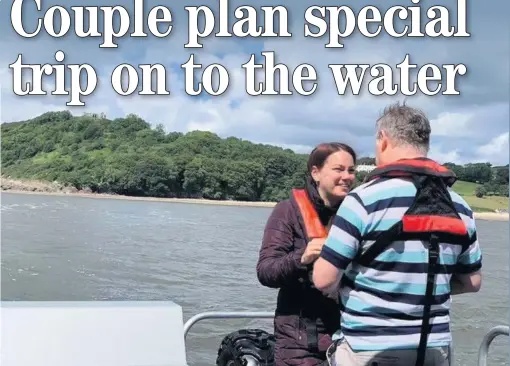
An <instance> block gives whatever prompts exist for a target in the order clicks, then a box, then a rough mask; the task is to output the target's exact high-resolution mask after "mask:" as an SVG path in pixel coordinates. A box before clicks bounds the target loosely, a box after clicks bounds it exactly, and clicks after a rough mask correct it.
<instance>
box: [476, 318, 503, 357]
mask: <svg viewBox="0 0 510 366" xmlns="http://www.w3.org/2000/svg"><path fill="white" fill-rule="evenodd" d="M500 335H506V336H508V335H509V328H508V326H504V325H498V326H495V327H494V328H491V329H490V330H489V331H488V332H487V333H486V334H485V336H484V337H483V339H482V343H481V344H480V349H479V350H478V366H487V357H488V355H489V347H490V345H491V343H492V341H493V340H494V338H496V337H497V336H500Z"/></svg>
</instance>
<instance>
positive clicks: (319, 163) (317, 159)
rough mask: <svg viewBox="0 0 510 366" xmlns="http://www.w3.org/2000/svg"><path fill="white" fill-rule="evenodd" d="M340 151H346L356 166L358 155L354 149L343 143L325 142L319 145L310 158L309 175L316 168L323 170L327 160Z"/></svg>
mask: <svg viewBox="0 0 510 366" xmlns="http://www.w3.org/2000/svg"><path fill="white" fill-rule="evenodd" d="M338 151H345V152H346V153H348V154H349V155H351V156H352V160H353V161H354V164H356V153H355V152H354V149H353V148H352V147H350V146H349V145H347V144H344V143H341V142H323V143H321V144H319V145H317V146H316V147H315V148H314V149H313V150H312V152H311V153H310V155H309V156H308V166H307V167H308V173H311V172H312V168H313V167H314V166H316V167H317V168H319V169H320V168H322V167H323V166H324V163H325V162H326V159H327V158H328V157H329V156H330V155H331V154H334V153H336V152H338Z"/></svg>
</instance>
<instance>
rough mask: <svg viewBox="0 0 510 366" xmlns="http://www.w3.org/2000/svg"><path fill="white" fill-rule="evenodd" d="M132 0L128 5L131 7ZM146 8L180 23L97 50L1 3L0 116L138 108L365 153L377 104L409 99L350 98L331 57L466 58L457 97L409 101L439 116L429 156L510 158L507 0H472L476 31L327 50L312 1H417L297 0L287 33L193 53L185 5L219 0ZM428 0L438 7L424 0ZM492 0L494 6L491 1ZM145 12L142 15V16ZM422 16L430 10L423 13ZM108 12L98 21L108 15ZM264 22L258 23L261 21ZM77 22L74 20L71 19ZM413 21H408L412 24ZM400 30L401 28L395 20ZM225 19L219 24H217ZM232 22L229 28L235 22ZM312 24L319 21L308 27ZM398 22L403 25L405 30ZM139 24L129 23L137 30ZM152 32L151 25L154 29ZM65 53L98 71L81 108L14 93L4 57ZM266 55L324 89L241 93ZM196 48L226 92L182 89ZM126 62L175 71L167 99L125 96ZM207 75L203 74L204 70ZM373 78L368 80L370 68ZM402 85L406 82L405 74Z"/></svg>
mask: <svg viewBox="0 0 510 366" xmlns="http://www.w3.org/2000/svg"><path fill="white" fill-rule="evenodd" d="M24 3H25V5H24V8H23V9H24V24H25V25H26V29H27V31H33V30H34V29H35V26H36V24H37V23H36V16H37V15H38V14H39V13H37V11H36V7H35V2H34V1H33V0H30V1H29V0H25V2H24ZM124 3H125V5H124ZM133 3H134V1H125V2H122V1H117V2H114V1H109V0H104V1H87V6H114V5H117V4H122V5H123V6H124V7H125V8H126V10H128V12H129V13H130V14H131V15H132V14H133V9H134V8H133ZM441 3H442V5H444V6H447V7H448V8H449V9H451V11H452V16H451V18H452V19H453V21H454V22H453V25H456V11H455V7H456V5H457V0H446V1H444V2H441ZM61 4H65V7H66V8H67V9H69V8H70V7H71V6H79V5H83V4H84V2H77V1H74V0H67V1H65V2H63V1H62V2H60V3H58V2H55V1H50V0H43V1H42V10H43V12H44V11H45V10H46V9H48V8H50V7H51V6H53V5H61ZM144 4H145V10H146V13H145V16H146V14H147V11H148V10H149V9H151V8H152V7H154V6H157V5H161V4H165V5H166V6H167V7H169V8H170V9H171V11H172V20H173V22H172V25H173V30H172V32H171V34H170V35H169V36H168V37H166V38H163V39H157V38H156V37H154V36H149V37H147V38H129V37H124V38H122V39H120V40H117V42H118V44H119V47H118V48H116V49H114V48H112V49H101V48H99V44H100V43H101V39H99V38H88V39H80V38H78V37H76V36H75V35H66V36H65V37H62V38H58V39H57V38H52V37H50V36H48V35H47V34H45V32H44V31H43V32H41V34H40V35H38V36H36V37H33V38H31V39H24V38H22V37H21V36H19V35H17V34H16V33H15V31H14V30H13V28H12V26H11V21H10V10H11V5H12V1H6V0H4V1H1V2H0V34H1V35H2V37H1V40H0V42H1V45H0V47H1V48H0V49H1V50H2V52H1V53H0V82H1V105H0V107H1V110H0V112H1V113H0V117H1V121H2V122H10V121H16V120H23V119H28V118H31V117H35V116H37V115H39V114H41V113H44V112H46V111H50V110H63V109H69V110H71V111H72V112H73V114H76V115H78V114H82V113H83V112H98V113H100V112H104V113H106V115H107V116H108V117H109V118H115V117H121V116H125V115H126V114H128V113H136V114H138V115H140V116H141V117H142V118H144V119H146V120H147V121H148V122H151V123H153V124H159V123H161V124H163V125H164V126H165V128H166V129H167V130H168V131H181V132H186V131H190V130H196V129H200V130H209V131H212V132H215V133H217V134H218V135H220V136H222V137H226V136H237V137H240V138H243V139H248V140H251V141H254V142H261V143H269V144H275V145H280V146H284V147H289V148H291V149H294V150H295V151H298V152H309V151H310V150H311V149H312V147H313V146H314V145H315V144H317V143H319V142H322V141H331V140H337V141H343V142H347V143H349V144H351V145H352V146H353V147H354V148H355V149H356V151H357V152H358V154H360V155H373V145H374V125H375V120H376V118H377V116H378V114H379V113H380V112H381V110H382V109H383V108H384V106H385V105H387V104H388V103H392V102H395V101H402V100H403V99H404V97H403V96H402V95H395V96H392V97H389V96H377V97H376V96H372V95H370V94H369V93H368V87H367V85H366V84H364V85H363V87H362V91H361V93H360V94H359V95H356V96H355V95H342V96H339V95H338V94H337V92H336V88H335V83H334V79H333V77H332V74H331V71H330V70H329V69H328V64H352V63H366V64H371V65H373V64H377V63H385V64H388V65H391V66H392V67H393V69H394V70H395V71H396V70H397V69H396V67H395V65H397V64H398V63H399V62H401V61H402V60H403V59H404V57H405V55H406V54H409V55H410V57H411V62H413V63H416V64H418V65H419V66H421V65H423V64H426V63H434V64H436V65H442V64H458V63H464V64H465V65H466V66H467V68H468V73H467V74H466V75H464V76H459V77H458V81H457V88H458V89H460V91H461V95H460V96H443V95H441V94H439V95H437V96H435V97H427V96H424V95H419V94H417V95H416V96H413V97H407V102H408V103H409V104H411V105H413V106H416V107H419V108H422V109H423V110H424V111H425V112H426V113H427V114H428V116H429V118H430V119H431V122H432V129H433V131H432V148H431V157H432V158H435V159H437V160H439V161H440V162H447V161H454V162H457V163H466V162H473V161H489V162H491V163H493V164H507V163H508V156H509V144H508V141H509V55H510V49H509V34H510V29H509V25H508V24H509V22H508V20H507V18H506V17H507V14H508V13H509V10H510V3H509V2H508V1H505V0H494V1H491V2H490V3H489V2H482V1H474V0H471V1H468V31H469V32H470V33H471V37H469V38H441V37H439V38H408V37H404V38H398V39H396V38H391V37H389V36H388V35H386V34H384V32H382V34H381V35H379V36H378V37H376V38H371V39H370V38H366V37H363V36H362V35H360V34H359V32H355V34H353V35H351V36H349V37H347V38H345V39H343V44H344V48H337V49H326V48H325V47H324V44H325V43H326V42H327V38H325V37H322V38H304V37H303V27H304V23H305V21H304V13H305V9H306V8H307V7H309V6H312V5H324V6H327V5H336V6H340V5H347V6H350V7H352V8H353V9H354V10H355V11H357V10H358V9H360V8H362V7H364V6H366V5H376V6H377V7H378V8H380V9H381V10H382V11H384V9H386V8H388V7H390V6H394V5H402V6H406V7H407V6H412V3H411V1H410V0H392V1H382V0H380V1H353V0H344V1H342V2H336V3H335V2H332V1H321V2H311V1H293V2H289V4H291V5H289V6H288V7H287V8H288V11H289V30H290V32H291V33H292V37H291V38H282V39H275V38H243V39H241V38H235V37H232V38H214V37H211V36H209V37H207V38H206V39H204V40H202V41H203V43H204V47H203V48H201V49H198V48H194V49H185V48H184V46H183V45H184V44H185V43H186V42H187V39H188V38H187V26H188V22H187V12H186V11H185V10H184V7H185V6H194V5H196V6H199V5H208V6H210V7H211V9H213V11H214V12H215V15H216V18H217V19H218V4H219V1H211V0H210V1H182V2H166V3H165V2H158V1H152V0H146V1H144ZM420 4H421V6H422V7H430V6H432V5H437V4H436V3H435V2H433V1H425V0H422V1H421V2H420ZM489 4H490V5H489ZM228 5H229V10H228V11H229V15H230V24H232V21H233V12H234V9H235V7H238V6H241V5H251V6H255V7H257V8H258V7H260V6H271V5H280V3H278V2H275V1H264V2H261V1H257V2H255V1H242V2H241V1H230V2H229V4H228ZM145 19H146V17H145ZM423 19H426V15H423ZM101 20H102V19H101V18H100V21H101ZM261 23H262V19H261ZM71 24H72V25H73V24H74V22H73V21H72V22H71ZM406 24H407V23H406ZM399 27H402V25H399ZM217 29H218V28H217V25H216V28H215V30H217ZM229 29H231V26H230V28H229ZM312 29H313V30H314V31H315V30H316V29H315V28H312ZM400 29H401V28H397V30H400ZM130 30H132V26H131V27H130ZM145 31H146V32H148V29H147V27H145ZM58 50H62V51H64V52H65V55H66V59H65V61H66V62H67V63H77V64H81V63H88V64H90V65H92V66H93V67H94V68H95V70H96V72H97V74H98V77H99V84H98V87H97V88H96V90H95V92H94V93H93V94H92V95H90V96H88V97H85V99H84V100H85V102H86V106H85V107H75V108H71V107H67V106H66V105H65V103H66V101H67V100H68V97H56V96H51V95H48V96H27V97H17V96H15V95H14V94H13V92H12V74H11V70H10V69H9V68H8V65H9V64H11V63H13V62H14V61H16V58H17V56H18V54H22V55H23V61H24V63H39V64H41V63H56V62H55V61H54V55H55V52H56V51H58ZM262 51H274V52H275V54H276V57H277V62H281V63H284V64H286V65H287V66H289V69H290V70H293V69H294V68H295V67H296V66H297V65H299V64H302V63H309V64H311V65H313V66H314V67H315V69H316V71H317V74H318V87H317V91H316V92H315V93H314V94H313V95H311V96H307V97H304V96H300V95H297V94H295V95H292V96H258V97H252V96H249V95H247V94H246V92H245V85H244V83H245V76H244V73H243V69H242V68H241V65H242V64H244V63H246V62H247V61H248V60H249V59H250V55H251V54H255V56H256V59H257V60H260V59H261V54H260V53H261V52H262ZM191 53H193V54H194V55H195V58H196V61H197V62H198V63H201V64H203V65H208V64H212V63H220V64H222V65H223V66H225V67H226V68H227V70H228V71H229V76H230V85H229V88H228V90H227V92H226V93H224V94H223V95H222V96H218V97H204V96H199V97H190V96H187V95H186V94H185V93H184V79H183V78H184V71H183V70H182V69H181V68H180V65H181V64H183V63H185V62H186V61H187V60H188V58H189V55H190V54H191ZM121 63H130V64H133V65H137V64H140V63H161V64H163V65H164V66H165V67H166V68H167V75H168V82H167V85H168V87H169V89H170V91H171V95H170V96H138V95H136V93H135V94H133V95H132V96H127V97H126V96H118V95H117V94H116V93H115V91H114V90H113V89H112V87H111V84H110V75H111V72H112V71H113V69H114V68H115V66H117V65H118V64H121ZM197 75H199V73H197ZM367 76H370V75H369V74H367ZM397 82H398V79H397ZM44 85H45V87H46V88H48V90H51V89H53V86H54V79H53V78H52V77H45V79H44Z"/></svg>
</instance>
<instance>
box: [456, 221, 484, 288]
mask: <svg viewBox="0 0 510 366" xmlns="http://www.w3.org/2000/svg"><path fill="white" fill-rule="evenodd" d="M472 220H473V229H472V234H471V244H470V246H469V247H468V249H467V250H466V251H464V252H463V253H461V255H460V256H459V258H458V260H457V266H456V267H455V271H454V273H453V275H452V278H451V280H450V288H451V294H452V295H460V294H465V293H469V292H478V291H479V290H480V288H481V286H482V274H481V271H480V269H481V268H482V251H481V250H480V245H479V243H478V237H477V232H476V227H475V226H474V219H472Z"/></svg>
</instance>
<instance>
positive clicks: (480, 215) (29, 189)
mask: <svg viewBox="0 0 510 366" xmlns="http://www.w3.org/2000/svg"><path fill="white" fill-rule="evenodd" d="M0 192H2V193H18V194H35V195H50V196H70V195H72V196H76V197H84V198H97V199H117V200H130V201H151V202H163V203H192V204H202V205H221V206H245V207H274V206H275V205H276V202H247V201H220V200H208V199H196V198H159V197H133V196H122V195H115V194H105V193H91V192H87V191H78V190H76V189H71V188H69V187H63V186H61V185H59V184H58V183H46V182H39V181H18V180H12V179H8V178H2V181H1V189H0ZM474 215H475V218H476V219H477V220H488V221H509V213H497V212H475V213H474Z"/></svg>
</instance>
